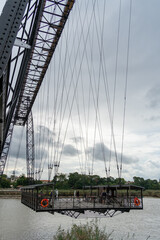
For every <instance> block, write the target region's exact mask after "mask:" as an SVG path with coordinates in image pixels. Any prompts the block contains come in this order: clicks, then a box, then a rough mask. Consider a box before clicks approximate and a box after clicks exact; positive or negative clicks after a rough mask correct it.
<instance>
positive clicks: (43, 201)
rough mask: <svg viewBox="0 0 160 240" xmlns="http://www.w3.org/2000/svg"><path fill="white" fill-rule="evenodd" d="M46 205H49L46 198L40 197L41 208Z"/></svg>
mask: <svg viewBox="0 0 160 240" xmlns="http://www.w3.org/2000/svg"><path fill="white" fill-rule="evenodd" d="M44 203H45V204H44ZM48 205H49V201H48V199H47V198H44V199H42V201H41V206H42V207H43V208H45V207H48Z"/></svg>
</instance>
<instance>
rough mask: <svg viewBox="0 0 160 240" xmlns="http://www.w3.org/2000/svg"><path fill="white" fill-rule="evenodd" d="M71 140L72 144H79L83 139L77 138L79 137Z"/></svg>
mask: <svg viewBox="0 0 160 240" xmlns="http://www.w3.org/2000/svg"><path fill="white" fill-rule="evenodd" d="M71 140H72V141H73V142H75V143H79V142H81V141H82V140H83V138H82V137H80V136H79V137H74V138H71Z"/></svg>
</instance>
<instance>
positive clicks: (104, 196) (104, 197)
mask: <svg viewBox="0 0 160 240" xmlns="http://www.w3.org/2000/svg"><path fill="white" fill-rule="evenodd" d="M106 197H107V193H106V190H105V188H103V192H102V203H103V204H105V202H106Z"/></svg>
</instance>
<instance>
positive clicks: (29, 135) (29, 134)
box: [26, 111, 35, 180]
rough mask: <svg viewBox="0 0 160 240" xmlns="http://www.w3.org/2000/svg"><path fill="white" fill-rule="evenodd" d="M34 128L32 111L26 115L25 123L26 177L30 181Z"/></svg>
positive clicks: (32, 167) (32, 169)
mask: <svg viewBox="0 0 160 240" xmlns="http://www.w3.org/2000/svg"><path fill="white" fill-rule="evenodd" d="M34 157H35V152H34V128H33V116H32V111H30V114H29V115H28V120H27V122H26V163H27V177H28V178H30V179H31V180H33V179H34V165H35V161H34Z"/></svg>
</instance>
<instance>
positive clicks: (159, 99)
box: [146, 85, 160, 108]
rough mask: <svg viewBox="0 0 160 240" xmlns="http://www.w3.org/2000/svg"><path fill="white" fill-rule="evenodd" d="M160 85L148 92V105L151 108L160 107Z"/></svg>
mask: <svg viewBox="0 0 160 240" xmlns="http://www.w3.org/2000/svg"><path fill="white" fill-rule="evenodd" d="M159 92H160V85H156V86H154V87H153V88H151V89H150V90H149V91H148V93H147V94H146V99H147V106H149V107H150V108H157V107H160V94H159Z"/></svg>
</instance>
